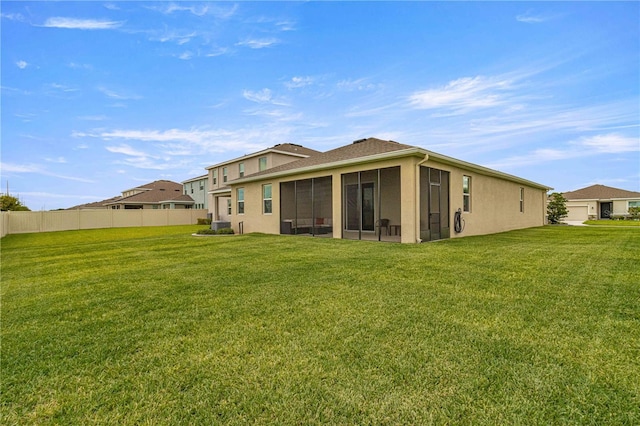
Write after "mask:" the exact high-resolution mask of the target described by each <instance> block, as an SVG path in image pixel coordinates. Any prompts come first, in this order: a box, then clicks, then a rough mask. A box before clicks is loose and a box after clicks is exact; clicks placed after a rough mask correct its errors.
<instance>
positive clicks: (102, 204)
mask: <svg viewBox="0 0 640 426" xmlns="http://www.w3.org/2000/svg"><path fill="white" fill-rule="evenodd" d="M120 198H122V196H120V195H118V196H117V197H111V198H108V199H106V200H102V201H95V202H93V203H86V204H80V205H77V206H73V207H69V208H68V209H67V210H104V209H108V208H111V207H109V206H107V204H109V203H111V202H113V201H116V200H119V199H120Z"/></svg>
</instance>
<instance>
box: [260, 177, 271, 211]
mask: <svg viewBox="0 0 640 426" xmlns="http://www.w3.org/2000/svg"><path fill="white" fill-rule="evenodd" d="M267 187H268V188H269V196H268V197H267V192H266V189H267ZM267 202H269V209H267ZM267 210H269V211H267ZM272 213H273V185H272V184H270V183H267V184H264V185H262V214H272Z"/></svg>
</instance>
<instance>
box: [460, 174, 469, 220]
mask: <svg viewBox="0 0 640 426" xmlns="http://www.w3.org/2000/svg"><path fill="white" fill-rule="evenodd" d="M462 211H465V212H470V211H471V176H462Z"/></svg>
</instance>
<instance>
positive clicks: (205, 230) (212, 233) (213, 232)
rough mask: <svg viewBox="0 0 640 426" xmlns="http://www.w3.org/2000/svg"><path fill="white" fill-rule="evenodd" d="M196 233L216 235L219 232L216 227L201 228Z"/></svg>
mask: <svg viewBox="0 0 640 426" xmlns="http://www.w3.org/2000/svg"><path fill="white" fill-rule="evenodd" d="M196 234H198V235H215V234H217V232H216V230H215V229H209V228H207V229H200V230H198V231H197V232H196Z"/></svg>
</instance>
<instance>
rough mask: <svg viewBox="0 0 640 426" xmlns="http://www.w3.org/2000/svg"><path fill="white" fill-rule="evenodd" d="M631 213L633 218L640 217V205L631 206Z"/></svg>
mask: <svg viewBox="0 0 640 426" xmlns="http://www.w3.org/2000/svg"><path fill="white" fill-rule="evenodd" d="M629 214H630V215H631V218H632V219H638V218H640V207H629Z"/></svg>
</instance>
